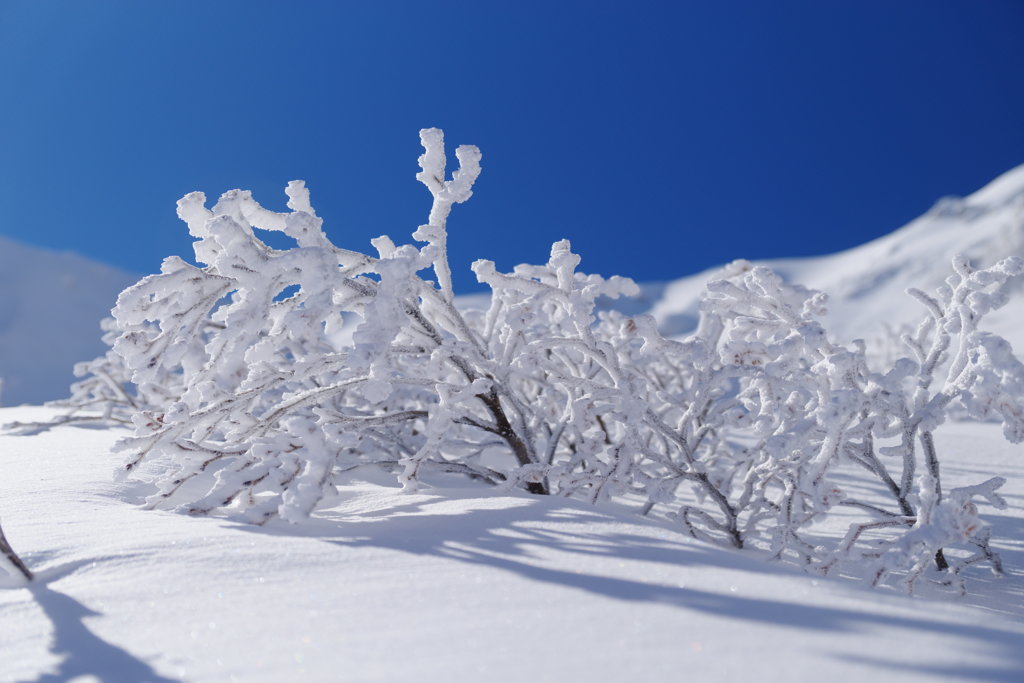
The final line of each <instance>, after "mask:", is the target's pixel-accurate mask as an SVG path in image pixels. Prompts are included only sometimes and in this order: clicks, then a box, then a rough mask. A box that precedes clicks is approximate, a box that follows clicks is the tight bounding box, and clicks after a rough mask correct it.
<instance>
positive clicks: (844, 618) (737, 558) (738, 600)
mask: <svg viewBox="0 0 1024 683" xmlns="http://www.w3.org/2000/svg"><path fill="white" fill-rule="evenodd" d="M438 500H439V499H437V498H435V499H432V500H427V501H420V502H413V503H409V504H406V505H399V506H395V507H393V508H389V509H386V510H376V511H372V512H363V513H359V514H358V515H354V514H349V515H347V516H346V515H337V516H336V517H334V518H333V519H324V518H321V519H320V520H317V521H316V523H315V524H314V525H313V526H311V527H306V528H305V530H304V531H303V532H302V533H303V535H307V536H312V537H317V538H320V539H321V540H323V541H324V542H327V543H331V544H334V545H337V546H340V547H344V548H359V547H372V548H384V549H389V550H394V551H399V552H403V553H413V554H417V555H426V556H435V557H442V558H448V559H452V560H455V561H459V562H466V563H469V564H476V565H486V566H488V567H497V568H500V569H503V570H506V571H509V572H513V573H515V574H518V575H520V576H523V577H526V578H528V579H531V580H534V581H539V582H545V583H552V584H558V585H562V586H566V587H569V588H572V589H575V590H579V591H584V592H587V593H592V594H595V595H600V596H604V597H609V598H613V599H617V600H624V601H629V602H636V603H652V604H659V605H670V606H674V607H678V608H680V609H684V610H694V611H698V612H703V613H707V614H711V615H715V616H718V617H729V618H733V619H737V620H740V621H747V622H755V623H761V624H768V625H773V626H781V627H787V628H793V629H798V630H804V631H814V632H822V631H825V632H832V633H834V634H836V635H842V634H850V633H864V632H870V631H873V630H877V629H879V628H890V629H902V630H907V631H914V632H918V633H922V632H923V633H930V634H933V635H936V636H948V637H955V638H959V639H963V640H965V641H967V642H968V643H969V645H970V647H971V648H973V649H978V648H985V649H986V651H988V652H991V657H990V661H991V664H990V665H985V666H954V665H949V666H942V665H935V666H930V665H929V666H928V667H927V668H926V667H925V666H924V665H922V666H921V667H915V666H913V665H909V664H907V663H906V662H903V661H900V660H899V659H893V660H892V661H889V660H886V659H884V658H881V657H879V658H877V661H875V660H872V663H874V664H877V665H878V666H881V667H895V668H901V667H902V668H908V669H912V670H914V671H918V672H921V673H933V674H935V675H950V676H961V677H964V676H966V677H969V678H971V679H973V680H979V681H1014V682H1016V681H1019V680H1020V672H1021V671H1024V631H1018V630H1007V629H1001V628H999V627H998V626H976V625H971V624H963V623H952V622H941V621H937V620H929V619H926V618H916V617H912V616H896V615H884V614H877V613H872V612H869V611H860V610H854V609H844V608H839V607H826V606H816V605H804V604H797V603H792V602H784V601H779V600H771V599H764V598H756V597H744V596H742V595H736V594H731V593H729V594H720V593H715V592H710V591H705V590H700V589H697V588H692V587H686V586H683V585H667V584H658V583H650V582H647V581H644V580H635V579H630V578H622V577H620V576H607V575H602V574H600V573H598V572H597V571H591V572H586V571H584V572H582V573H581V572H579V571H578V570H577V569H578V567H580V566H587V563H585V562H572V563H571V566H572V568H573V569H572V570H571V571H570V570H566V569H561V568H558V567H554V566H544V565H543V564H542V563H543V561H544V559H543V558H541V557H540V556H539V554H538V552H537V550H538V549H544V550H557V551H561V552H564V553H571V554H576V555H585V556H590V557H593V556H609V557H615V558H616V559H620V560H637V561H642V562H653V563H663V564H669V565H672V566H678V567H680V568H681V569H682V568H684V567H686V566H711V567H718V568H728V569H731V570H740V571H749V572H756V573H758V574H762V575H763V574H788V575H800V576H806V575H805V574H804V573H803V572H801V571H799V570H798V569H796V568H793V567H789V566H786V565H780V564H769V563H767V562H765V561H763V560H762V559H761V558H758V557H756V556H750V555H745V554H743V553H738V552H733V551H729V550H724V549H720V548H714V547H711V546H702V545H696V544H694V543H691V542H689V541H690V539H688V538H687V537H683V536H682V535H680V536H679V538H678V540H673V539H666V538H654V537H652V536H647V535H643V534H639V533H629V532H623V531H613V530H611V529H608V530H607V531H606V530H602V529H598V530H596V531H593V530H588V529H592V528H593V524H594V523H601V522H605V523H607V522H614V521H618V520H615V519H614V518H612V517H609V516H608V515H605V514H602V513H601V512H600V511H598V510H593V511H590V510H586V509H576V508H574V507H572V506H571V505H570V504H567V505H565V506H560V507H555V506H552V505H547V504H529V505H524V506H521V507H517V508H514V509H512V510H509V509H494V508H490V509H488V508H487V507H483V508H480V509H472V510H468V511H465V512H464V514H455V515H453V514H451V513H442V514H432V511H431V507H432V503H434V502H437V501H438ZM238 528H239V529H245V530H247V531H250V532H253V533H265V534H280V533H289V532H286V531H284V530H278V529H276V528H275V527H273V526H271V527H252V526H247V525H239V527H238ZM844 583H845V582H844ZM894 597H895V598H896V599H897V600H900V599H903V597H902V596H894ZM833 656H835V657H836V658H837V659H843V658H845V657H848V655H846V654H844V653H841V652H835V653H833ZM858 661H862V662H866V661H868V660H867V659H865V658H858Z"/></svg>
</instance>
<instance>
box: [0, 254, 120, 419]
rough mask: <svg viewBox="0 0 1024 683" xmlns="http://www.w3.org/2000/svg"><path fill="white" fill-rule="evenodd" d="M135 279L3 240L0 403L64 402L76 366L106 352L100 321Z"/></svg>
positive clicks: (0, 256)
mask: <svg viewBox="0 0 1024 683" xmlns="http://www.w3.org/2000/svg"><path fill="white" fill-rule="evenodd" d="M136 280H138V277H137V276H135V275H132V274H130V273H126V272H124V271H121V270H118V269H116V268H113V267H111V266H107V265H103V264H101V263H97V262H96V261H91V260H89V259H86V258H84V257H82V256H78V255H77V254H73V253H68V252H64V253H58V252H53V251H47V250H44V249H40V248H38V247H30V246H27V245H24V244H20V243H18V242H15V241H13V240H11V239H9V238H6V237H0V292H2V293H3V295H2V296H0V378H3V388H2V390H0V403H3V405H18V404H22V403H33V404H38V403H42V402H44V401H49V400H52V399H56V398H61V397H63V396H66V395H67V392H68V386H69V385H70V384H71V382H72V381H74V377H73V376H72V374H71V369H72V367H73V366H74V364H75V363H77V362H78V361H81V360H88V359H90V358H93V357H95V356H97V355H99V354H100V353H102V352H103V351H104V348H105V347H104V345H103V343H102V342H101V341H100V336H101V334H102V332H101V331H100V326H99V322H100V320H102V319H103V318H105V317H107V316H109V315H110V309H111V307H112V306H113V305H114V301H115V300H116V299H117V295H118V293H119V292H120V291H121V290H122V289H124V288H125V287H127V286H128V285H130V284H132V283H134V282H135V281H136Z"/></svg>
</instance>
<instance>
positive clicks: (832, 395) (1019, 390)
mask: <svg viewBox="0 0 1024 683" xmlns="http://www.w3.org/2000/svg"><path fill="white" fill-rule="evenodd" d="M420 136H421V140H422V143H423V146H424V149H425V152H424V154H423V155H422V156H421V157H420V159H419V163H420V167H421V169H422V170H421V172H420V173H419V174H418V175H417V178H418V179H419V180H420V182H422V183H423V184H424V185H425V186H426V187H427V188H428V189H429V190H430V192H431V194H432V196H433V205H432V208H431V211H430V215H429V219H428V222H427V224H426V225H423V226H420V227H419V229H418V230H416V232H415V233H414V234H413V238H414V239H415V240H417V241H419V242H420V245H419V246H417V245H409V244H407V245H402V246H396V244H395V243H394V242H393V241H392V240H391V239H390V238H388V237H386V236H385V237H380V238H378V239H376V240H373V246H374V247H375V249H376V254H375V255H371V254H364V253H361V252H358V251H350V250H348V249H344V248H340V247H337V246H335V245H334V244H333V243H332V242H331V241H330V240H329V239H328V237H327V235H326V234H325V233H324V231H323V229H322V221H321V219H320V218H319V217H318V216H317V215H316V212H315V211H314V210H313V208H312V206H311V204H310V199H309V194H308V192H307V190H306V188H305V186H304V184H303V183H302V182H292V183H290V184H289V185H288V188H287V190H286V192H287V194H288V197H289V201H288V208H289V209H290V211H289V212H286V213H275V212H271V211H268V210H266V209H264V208H263V207H261V206H260V205H259V204H257V203H256V201H254V200H253V198H252V196H251V195H250V194H249V193H248V192H242V191H237V190H235V191H232V192H228V193H227V194H225V195H223V196H222V197H221V199H220V200H219V201H218V202H217V203H216V205H215V206H213V208H212V209H208V208H206V201H205V197H204V196H203V195H202V194H200V193H193V194H190V195H187V196H186V197H184V198H183V199H182V200H181V201H180V202H179V203H178V214H179V216H180V217H181V218H182V220H184V221H185V222H186V223H187V225H188V229H189V232H190V233H191V234H192V236H193V237H194V238H195V239H196V243H195V254H196V263H197V264H198V265H192V264H189V263H187V262H185V261H184V260H182V259H180V258H176V257H172V258H169V259H167V260H166V261H165V262H164V264H163V267H162V269H161V272H160V273H159V274H157V275H152V276H149V277H147V278H145V279H143V280H142V281H141V282H139V283H138V284H136V285H135V286H133V287H131V288H129V289H127V290H126V291H125V292H123V293H122V295H121V296H120V298H119V299H118V303H117V307H116V308H115V310H114V318H115V322H114V323H113V327H112V328H111V331H110V335H111V337H112V343H113V349H112V352H111V353H110V354H108V355H107V356H106V357H105V358H102V359H98V360H97V361H94V362H93V364H92V365H90V366H88V367H83V369H82V370H83V372H85V373H90V372H91V373H92V375H91V376H90V377H88V378H87V379H86V380H83V383H81V384H79V385H77V387H78V388H77V389H76V392H77V393H76V396H77V399H74V400H73V401H72V403H73V404H75V405H78V406H80V407H83V406H90V407H91V406H94V405H97V404H100V405H105V406H107V413H106V414H107V416H108V417H109V416H114V417H115V418H118V416H120V417H119V418H118V419H130V420H131V422H132V423H133V424H134V427H135V433H134V435H132V436H131V437H129V438H126V439H124V440H123V441H122V442H121V444H120V448H121V449H122V450H124V451H125V453H126V454H127V461H126V464H125V471H126V472H137V471H139V470H142V469H145V468H144V467H143V466H144V465H145V464H146V463H153V464H155V465H156V467H154V468H151V469H152V472H153V473H155V474H150V476H151V477H152V478H153V481H154V483H155V485H156V489H155V492H154V493H153V495H152V496H151V497H150V498H149V504H150V505H152V506H154V507H161V508H173V509H178V510H182V511H187V512H190V513H214V512H218V513H226V514H230V515H233V516H236V517H240V518H244V519H246V520H248V521H251V522H254V523H264V522H266V521H267V520H269V519H271V518H273V517H280V518H283V519H285V520H288V521H292V522H297V521H300V520H302V519H303V518H305V517H307V516H309V515H310V514H311V513H312V512H313V511H314V510H315V509H316V508H317V506H318V505H321V504H322V502H323V501H324V500H325V499H327V498H329V497H330V496H331V495H332V494H333V492H334V491H335V485H336V483H337V482H338V481H339V477H340V475H341V474H342V473H344V472H348V471H351V470H353V469H356V468H364V467H376V468H382V469H383V470H386V471H389V472H392V473H394V475H395V476H396V477H397V480H398V481H399V482H400V483H401V485H402V486H404V487H405V488H407V489H415V488H416V487H417V486H419V485H421V483H422V482H424V481H425V480H428V479H430V478H431V477H435V476H437V475H440V474H449V475H450V474H457V475H464V476H467V477H470V478H472V479H475V480H479V481H481V482H487V483H489V484H493V485H495V486H499V487H504V488H516V487H520V488H525V489H527V490H529V491H531V492H533V493H538V494H553V495H562V496H573V497H577V498H585V499H588V500H592V501H599V500H607V499H614V500H617V501H620V502H622V503H624V504H627V505H635V506H636V507H638V508H639V509H640V510H641V511H642V512H643V513H644V514H659V515H663V516H667V517H668V518H671V519H674V520H677V521H678V523H679V524H680V525H681V526H682V528H683V529H685V530H686V531H687V532H688V533H690V534H692V535H693V536H695V537H697V538H701V539H704V540H707V541H711V542H714V543H720V544H725V545H728V546H733V547H736V548H747V547H753V548H761V549H766V550H768V551H770V553H771V554H772V555H774V556H777V557H780V558H782V557H785V558H788V559H791V560H796V561H798V562H800V563H803V564H805V565H807V566H808V567H811V568H815V569H818V570H820V571H830V570H833V569H834V568H835V567H837V566H840V565H843V566H854V567H857V568H858V571H860V572H861V573H862V574H863V575H864V576H865V578H866V579H868V580H869V581H871V582H875V583H877V582H878V581H880V580H882V579H883V578H884V577H885V576H886V575H887V574H890V573H892V572H897V573H899V574H900V575H901V576H902V577H904V579H905V580H906V581H907V582H908V585H912V583H913V581H915V580H916V579H917V577H919V576H920V575H922V573H923V572H925V570H926V569H928V568H929V566H932V565H933V564H934V565H937V566H938V567H939V568H941V569H944V570H946V571H947V572H948V574H947V576H949V577H957V576H959V572H960V571H961V570H962V569H963V567H965V566H967V565H969V564H971V563H974V562H977V561H980V560H987V561H988V562H990V563H991V564H992V566H993V567H994V568H995V569H996V570H999V568H1000V566H999V559H998V556H996V555H995V553H993V552H992V550H991V548H990V546H989V530H988V526H987V525H986V524H985V523H984V522H983V521H982V520H981V519H980V518H979V516H978V510H977V503H978V502H980V501H985V502H988V503H990V504H992V505H995V506H997V507H1001V506H1004V505H1005V501H1003V499H1002V498H1000V497H999V495H998V493H997V492H996V491H997V489H998V488H999V486H1000V485H1001V484H1002V480H1001V479H1000V478H999V477H994V478H992V479H990V480H988V481H986V482H982V483H979V484H977V485H975V486H970V487H966V488H959V489H953V490H946V489H944V488H943V487H942V484H941V477H940V469H939V459H938V454H937V452H936V447H935V440H934V438H933V432H934V431H935V429H936V428H937V427H939V425H940V424H941V423H942V422H943V420H944V419H945V416H946V412H947V409H948V408H949V407H950V406H951V405H952V404H954V403H957V404H958V405H959V406H960V407H961V408H965V409H966V410H967V411H968V412H969V413H970V414H971V415H972V416H974V417H976V418H980V419H986V420H990V419H996V420H999V421H1000V422H1002V424H1003V425H1004V430H1005V435H1006V438H1008V439H1009V440H1011V441H1014V442H1018V441H1021V440H1022V439H1024V405H1022V397H1024V366H1022V365H1021V363H1020V362H1019V361H1018V360H1017V359H1016V358H1015V357H1014V355H1013V353H1012V352H1011V350H1010V348H1009V345H1008V344H1007V343H1006V342H1005V341H1004V340H1002V339H1000V338H999V337H996V336H994V335H991V334H988V333H985V332H982V331H980V330H979V328H978V324H979V322H980V321H981V319H982V318H983V317H984V315H985V314H986V313H988V312H989V311H991V310H993V309H995V308H997V307H999V306H1001V305H1002V304H1004V303H1005V298H1006V297H1005V294H1004V293H1003V292H1004V289H1005V288H1004V287H1002V285H1003V284H1004V283H1005V282H1006V280H1007V278H1009V277H1011V276H1012V275H1015V274H1017V273H1020V272H1021V270H1022V264H1021V262H1020V260H1019V259H1007V260H1005V261H1003V262H1001V263H999V264H997V265H995V266H993V267H991V268H987V269H984V270H974V269H972V267H971V266H970V265H969V264H968V263H967V262H966V261H965V260H962V259H961V260H957V261H956V262H955V263H954V270H955V272H954V274H953V275H952V276H951V277H950V278H949V280H948V282H947V284H946V285H945V286H944V287H943V288H941V289H940V291H938V292H937V294H936V295H935V296H931V295H927V294H925V293H923V292H914V296H916V297H917V298H918V299H919V300H920V301H921V302H922V304H924V307H925V310H926V316H925V317H924V321H923V322H922V323H921V325H920V326H919V327H918V329H917V331H916V332H915V333H914V334H912V335H908V336H907V337H906V339H905V342H906V347H907V349H908V350H909V356H908V357H903V358H899V359H898V360H895V361H894V362H893V363H892V364H891V366H890V367H888V368H886V369H884V370H883V371H876V370H872V369H870V368H869V367H868V363H867V360H866V357H865V352H864V348H863V345H853V346H851V347H845V346H841V345H838V344H836V343H834V342H833V341H831V340H830V339H829V337H828V334H827V333H826V331H825V330H824V329H823V327H822V324H821V322H820V320H821V316H822V314H823V313H824V302H825V297H824V295H822V294H820V293H818V292H814V291H811V290H808V289H805V288H802V287H799V286H794V285H790V284H787V283H785V282H783V281H782V280H781V279H780V278H779V277H778V276H777V275H775V274H774V273H773V272H771V271H770V270H768V269H766V268H762V267H753V266H751V265H750V264H748V263H745V262H736V263H734V264H732V265H730V266H729V267H727V268H726V269H725V270H723V271H722V272H721V273H720V274H719V276H718V277H716V278H715V279H714V280H713V281H711V282H710V283H709V284H708V286H707V290H706V293H705V297H704V300H703V303H702V320H701V324H700V326H699V329H698V330H697V332H696V333H694V334H693V335H692V336H691V337H689V338H687V339H685V340H682V341H679V340H673V339H667V338H664V337H662V336H661V335H660V334H659V333H658V330H657V328H656V325H655V323H654V321H653V319H651V318H649V317H646V316H637V317H632V318H630V317H625V316H622V315H619V314H616V313H607V312H605V313H598V312H597V308H596V307H595V302H596V301H597V299H598V298H599V297H617V296H620V295H629V294H632V293H635V292H636V285H634V284H633V283H632V282H631V281H630V280H627V279H623V278H618V277H612V278H609V279H603V278H601V277H598V276H595V275H585V274H582V273H580V272H578V271H577V266H578V265H579V261H580V258H579V256H577V255H576V254H574V253H573V252H572V251H571V249H570V245H569V243H568V242H567V241H560V242H556V243H555V244H554V245H553V246H552V248H551V254H550V258H549V259H548V262H547V263H546V264H544V265H539V266H527V265H523V266H518V267H516V268H515V269H514V270H513V272H511V273H502V272H499V271H498V270H497V269H496V267H495V264H494V263H492V262H490V261H477V262H476V263H475V264H474V265H473V271H474V272H475V273H476V276H477V278H478V279H479V280H480V282H482V283H485V284H486V285H487V286H488V287H489V288H490V297H489V307H488V308H487V309H486V310H461V309H460V307H459V306H457V302H456V299H455V297H454V293H453V291H452V282H451V272H450V268H449V266H448V258H447V236H448V233H447V220H448V217H449V214H450V211H451V209H452V207H453V205H454V204H457V203H461V202H464V201H466V200H467V199H469V197H470V195H471V194H472V187H473V183H474V181H475V180H476V178H477V176H478V175H479V173H480V165H479V162H480V152H479V151H478V150H477V149H476V148H475V147H469V146H462V147H459V148H458V150H457V151H456V157H457V158H458V160H459V167H458V169H457V170H456V171H455V173H454V174H453V175H452V177H451V178H450V179H447V176H446V174H445V152H444V145H443V136H442V133H441V131H439V130H436V129H429V130H424V131H422V132H421V134H420ZM257 230H260V231H274V232H281V233H284V234H285V235H287V236H288V237H290V238H291V239H292V240H293V241H294V243H295V246H294V248H290V249H284V250H278V249H274V248H271V247H270V246H268V245H267V244H266V243H264V242H263V241H262V240H261V239H260V238H259V236H258V233H257V232H256V231H257ZM425 270H426V271H429V272H432V273H433V277H434V278H436V282H433V281H429V280H426V279H424V278H423V277H421V275H420V273H421V272H424V271H425ZM118 377H124V378H125V379H126V380H130V381H128V386H131V387H134V388H133V389H132V390H130V391H125V390H124V386H125V385H124V384H123V382H122V381H121V380H119V379H118ZM90 382H91V384H89V383H90ZM851 466H852V467H859V468H860V469H862V470H863V471H865V472H866V473H868V476H869V478H871V479H872V480H873V481H875V482H876V484H877V486H876V494H877V495H866V496H864V497H858V496H854V495H852V494H849V493H847V492H846V491H844V490H843V488H842V487H840V486H839V485H838V483H837V480H838V478H837V476H836V473H837V472H838V471H840V470H842V469H843V468H849V467H851ZM837 510H843V511H844V514H846V515H853V516H854V521H852V522H851V523H850V525H849V532H848V533H847V534H846V535H845V537H842V538H829V537H827V536H823V535H822V534H821V533H820V531H819V530H820V528H821V527H820V524H819V523H820V522H822V521H824V520H825V519H826V518H827V517H828V516H829V515H832V514H834V513H835V512H836V511H837Z"/></svg>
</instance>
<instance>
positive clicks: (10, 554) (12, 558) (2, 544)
mask: <svg viewBox="0 0 1024 683" xmlns="http://www.w3.org/2000/svg"><path fill="white" fill-rule="evenodd" d="M0 553H3V556H4V557H5V558H6V559H7V562H8V563H9V564H10V565H11V566H13V567H14V568H15V569H17V570H18V571H19V572H21V575H22V576H24V577H25V580H26V581H31V580H32V571H31V570H30V569H29V568H28V567H27V566H25V563H24V562H22V561H21V558H20V557H18V554H17V553H16V552H14V548H12V547H11V544H10V543H8V542H7V537H6V536H4V530H3V527H2V526H0Z"/></svg>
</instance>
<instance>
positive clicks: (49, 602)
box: [24, 560, 177, 683]
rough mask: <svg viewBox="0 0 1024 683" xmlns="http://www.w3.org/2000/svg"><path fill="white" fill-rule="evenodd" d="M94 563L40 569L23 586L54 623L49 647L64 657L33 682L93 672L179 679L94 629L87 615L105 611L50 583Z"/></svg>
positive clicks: (106, 677) (54, 682)
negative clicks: (168, 674) (101, 635)
mask: <svg viewBox="0 0 1024 683" xmlns="http://www.w3.org/2000/svg"><path fill="white" fill-rule="evenodd" d="M91 563H92V561H91V560H85V561H79V562H74V563H71V564H68V565H64V566H62V567H57V568H54V569H51V570H48V571H44V572H40V573H39V574H37V576H36V579H35V580H34V581H32V582H31V583H30V584H28V585H26V586H24V588H26V589H27V590H28V591H30V592H31V593H32V596H33V597H34V598H35V601H36V603H37V604H38V605H39V607H40V609H41V610H42V612H43V614H44V615H45V616H46V618H47V619H49V620H50V623H51V624H52V626H53V636H52V640H51V643H50V651H51V652H52V653H53V654H54V655H56V656H58V657H62V659H61V662H60V665H59V667H58V669H57V670H56V671H55V672H53V673H41V674H40V675H39V676H38V677H37V678H36V679H34V681H32V682H31V683H61V682H63V681H70V680H73V679H77V678H78V677H79V676H93V677H96V678H97V679H98V680H101V681H138V682H139V683H177V680H176V679H171V678H166V677H165V676H161V675H160V674H158V673H157V672H156V671H155V670H154V669H153V667H151V666H150V665H149V664H147V663H146V662H145V661H143V660H142V659H139V658H138V657H136V656H135V655H133V654H131V653H130V652H128V651H127V650H125V649H123V648H120V647H118V646H117V645H114V644H113V643H110V642H107V641H105V640H103V639H102V638H100V637H99V636H97V635H96V634H95V633H93V632H92V631H91V630H90V629H89V627H88V626H86V624H85V619H86V618H88V617H98V616H102V615H101V614H100V613H99V612H96V611H94V610H91V609H89V608H88V607H86V606H85V605H83V604H82V603H80V602H78V601H77V600H75V599H74V598H73V597H71V596H70V595H67V594H66V593H61V592H60V591H56V590H54V589H52V588H51V587H50V585H49V584H50V583H53V582H54V581H56V580H57V579H59V578H62V577H64V576H67V575H68V574H70V573H72V572H73V571H75V570H76V569H78V568H79V567H81V566H83V565H85V564H91Z"/></svg>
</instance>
